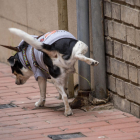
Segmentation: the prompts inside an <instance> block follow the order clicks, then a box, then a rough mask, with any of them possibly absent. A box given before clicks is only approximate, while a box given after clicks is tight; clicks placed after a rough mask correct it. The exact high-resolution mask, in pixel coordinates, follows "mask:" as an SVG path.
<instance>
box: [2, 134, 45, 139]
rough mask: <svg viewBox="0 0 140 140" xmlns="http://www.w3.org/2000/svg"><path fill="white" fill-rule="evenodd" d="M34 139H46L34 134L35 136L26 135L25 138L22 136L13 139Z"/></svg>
mask: <svg viewBox="0 0 140 140" xmlns="http://www.w3.org/2000/svg"><path fill="white" fill-rule="evenodd" d="M34 138H38V139H40V138H44V136H43V135H41V134H34V135H25V136H20V137H14V138H12V139H14V140H29V139H34ZM5 140H11V138H6V139H5Z"/></svg>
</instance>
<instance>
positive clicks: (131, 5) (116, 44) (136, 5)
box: [104, 0, 140, 117]
mask: <svg viewBox="0 0 140 140" xmlns="http://www.w3.org/2000/svg"><path fill="white" fill-rule="evenodd" d="M104 16H105V22H104V23H105V42H106V62H107V81H108V84H107V85H108V90H109V91H110V92H111V94H112V97H113V102H114V105H115V107H117V108H119V109H121V110H123V111H126V112H129V113H131V114H133V115H135V116H137V117H140V0H104Z"/></svg>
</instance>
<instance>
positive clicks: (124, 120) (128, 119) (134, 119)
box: [108, 117, 140, 124]
mask: <svg viewBox="0 0 140 140" xmlns="http://www.w3.org/2000/svg"><path fill="white" fill-rule="evenodd" d="M137 121H140V120H139V119H138V118H136V117H130V118H125V119H124V118H121V119H115V120H109V121H108V122H109V123H110V124H119V123H121V124H122V123H128V122H137Z"/></svg>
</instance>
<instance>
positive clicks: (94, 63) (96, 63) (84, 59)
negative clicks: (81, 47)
mask: <svg viewBox="0 0 140 140" xmlns="http://www.w3.org/2000/svg"><path fill="white" fill-rule="evenodd" d="M75 58H76V59H77V60H81V61H84V62H86V63H87V64H89V65H92V66H96V65H98V64H99V62H98V61H96V60H94V59H92V58H88V57H86V56H84V55H83V54H77V55H75Z"/></svg>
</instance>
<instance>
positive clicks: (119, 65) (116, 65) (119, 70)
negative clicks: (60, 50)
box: [110, 58, 128, 79]
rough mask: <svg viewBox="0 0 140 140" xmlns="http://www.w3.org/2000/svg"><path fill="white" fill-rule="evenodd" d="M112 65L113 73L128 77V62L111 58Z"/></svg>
mask: <svg viewBox="0 0 140 140" xmlns="http://www.w3.org/2000/svg"><path fill="white" fill-rule="evenodd" d="M110 65H111V73H112V74H115V75H118V76H120V77H123V78H125V79H128V67H127V64H126V63H124V62H121V61H119V60H116V59H114V58H110Z"/></svg>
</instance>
